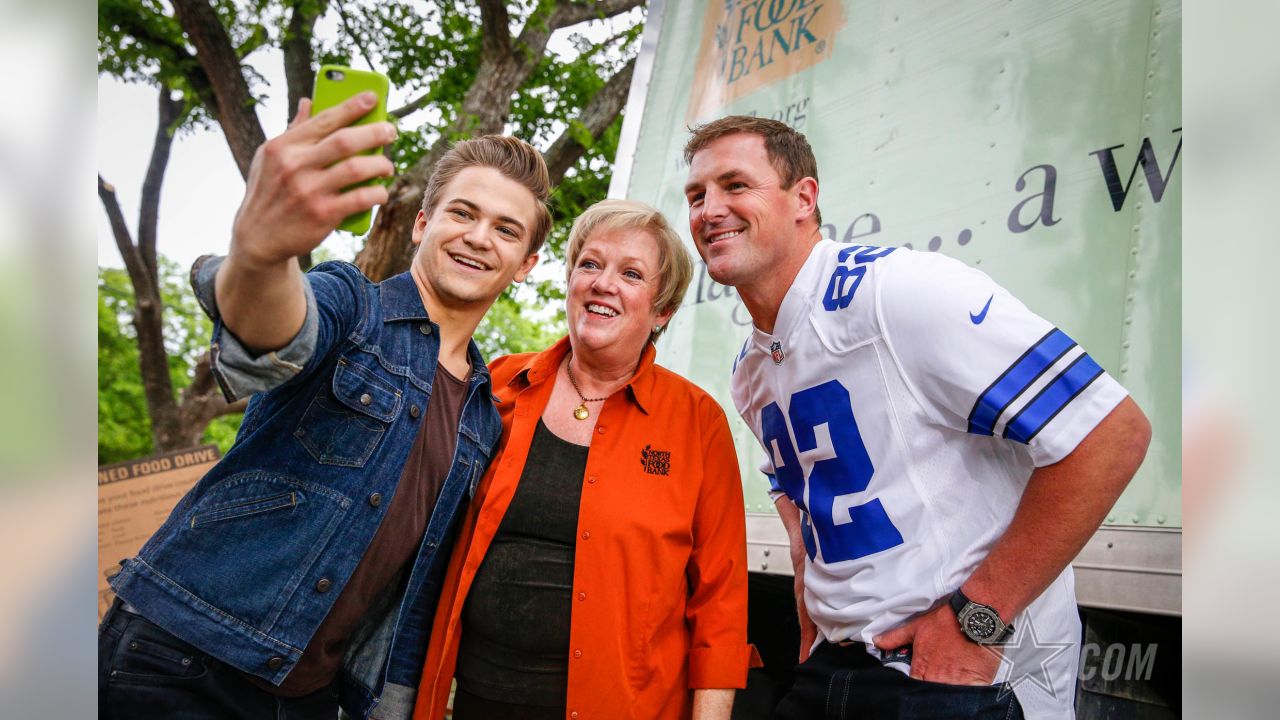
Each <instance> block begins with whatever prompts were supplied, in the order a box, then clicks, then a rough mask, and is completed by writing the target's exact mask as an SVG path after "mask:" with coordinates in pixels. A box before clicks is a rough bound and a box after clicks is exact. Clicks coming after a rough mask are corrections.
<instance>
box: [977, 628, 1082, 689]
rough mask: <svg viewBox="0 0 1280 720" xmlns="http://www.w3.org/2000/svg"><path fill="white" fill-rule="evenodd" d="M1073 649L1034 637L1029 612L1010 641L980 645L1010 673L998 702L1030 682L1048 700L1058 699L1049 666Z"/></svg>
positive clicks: (1071, 644)
mask: <svg viewBox="0 0 1280 720" xmlns="http://www.w3.org/2000/svg"><path fill="white" fill-rule="evenodd" d="M1072 647H1074V643H1069V642H1064V643H1059V642H1048V641H1046V640H1041V639H1040V638H1039V637H1038V636H1037V635H1036V626H1035V624H1034V623H1032V622H1031V615H1030V613H1028V614H1027V617H1026V620H1025V621H1024V622H1022V623H1020V624H1019V626H1018V629H1017V630H1016V631H1015V632H1014V634H1013V637H1012V638H1010V640H1009V642H1007V643H1004V644H1001V645H998V646H995V647H987V646H985V645H984V646H983V648H985V649H986V650H987V652H990V653H995V654H996V655H997V656H999V658H1000V667H1001V669H1004V668H1008V670H1009V675H1008V678H1009V681H1008V682H1006V683H1005V684H1004V685H1002V686H1001V688H1000V694H999V699H1001V700H1003V699H1004V698H1006V697H1008V695H1009V693H1011V692H1013V691H1014V690H1017V689H1018V686H1019V685H1021V684H1022V683H1024V682H1030V683H1032V684H1033V685H1035V686H1036V687H1039V688H1040V689H1041V690H1044V691H1045V692H1047V693H1049V696H1050V697H1052V698H1054V699H1057V697H1058V694H1057V692H1056V690H1055V689H1054V685H1053V679H1052V678H1051V677H1050V671H1049V663H1050V662H1052V661H1053V659H1054V658H1056V657H1058V656H1059V655H1061V654H1062V653H1064V652H1067V651H1068V650H1070V649H1071V648H1072ZM1010 655H1012V656H1013V657H1010Z"/></svg>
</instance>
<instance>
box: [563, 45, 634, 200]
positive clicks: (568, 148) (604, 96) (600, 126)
mask: <svg viewBox="0 0 1280 720" xmlns="http://www.w3.org/2000/svg"><path fill="white" fill-rule="evenodd" d="M635 68H636V59H635V58H634V57H633V58H631V59H630V60H628V61H627V64H626V65H623V66H622V68H621V69H619V70H618V72H616V73H614V74H613V77H610V78H609V80H608V82H606V83H605V84H604V86H603V87H601V88H600V89H599V90H598V91H596V94H595V95H593V96H591V100H589V101H587V104H586V105H585V106H584V107H583V108H582V112H580V113H578V117H576V118H574V119H573V120H572V121H570V123H569V127H567V128H565V130H564V132H562V133H560V137H558V138H556V140H555V142H553V143H551V147H550V148H549V149H548V150H547V152H546V153H544V154H543V157H544V158H545V159H546V161H547V170H548V171H549V172H550V173H551V181H552V182H553V183H555V182H559V181H560V178H562V177H564V174H565V172H567V171H568V170H569V168H571V167H573V166H574V164H575V163H577V162H578V160H579V159H580V158H582V156H583V154H584V153H586V151H587V146H585V145H583V144H582V142H581V140H580V139H579V137H580V136H579V135H577V134H575V132H574V128H575V126H576V127H578V128H581V129H583V130H586V131H587V132H589V133H590V134H591V139H592V141H593V142H594V141H595V140H599V139H600V136H601V135H602V134H603V133H604V131H605V130H607V129H608V128H609V125H611V124H612V123H613V121H614V119H616V118H617V117H618V113H620V112H622V108H623V106H624V105H626V103H627V93H628V91H629V90H630V89H631V76H632V74H633V73H634V72H635Z"/></svg>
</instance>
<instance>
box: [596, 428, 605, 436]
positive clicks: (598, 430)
mask: <svg viewBox="0 0 1280 720" xmlns="http://www.w3.org/2000/svg"><path fill="white" fill-rule="evenodd" d="M596 432H597V433H599V434H601V435H603V434H604V428H602V427H598V428H596Z"/></svg>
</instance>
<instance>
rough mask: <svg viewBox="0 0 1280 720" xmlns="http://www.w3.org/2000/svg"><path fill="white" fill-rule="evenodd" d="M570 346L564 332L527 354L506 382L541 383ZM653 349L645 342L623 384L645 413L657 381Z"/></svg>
mask: <svg viewBox="0 0 1280 720" xmlns="http://www.w3.org/2000/svg"><path fill="white" fill-rule="evenodd" d="M570 349H571V346H570V344H569V336H568V335H566V336H564V337H562V338H560V339H559V340H558V341H556V343H555V344H554V345H552V346H551V347H549V348H547V349H546V350H543V351H542V352H540V353H536V354H534V355H530V356H529V359H528V360H527V361H525V364H524V367H522V368H520V370H519V371H518V372H516V374H515V375H513V376H512V378H511V380H509V381H508V382H507V385H510V386H512V387H521V386H522V387H525V388H528V387H533V386H535V385H540V384H541V383H543V382H546V381H547V379H549V378H550V379H553V380H554V379H555V376H556V372H557V371H558V370H559V369H560V363H561V362H563V361H564V358H565V356H566V355H568V354H569V351H570ZM656 352H657V350H656V348H654V346H653V343H645V346H644V351H643V352H641V353H640V365H639V366H638V367H637V368H636V373H635V375H632V376H631V379H630V380H628V381H627V385H626V388H627V391H628V392H627V396H628V397H629V398H631V400H632V401H633V402H635V404H636V406H637V407H639V408H640V410H641V411H642V412H644V414H646V415H648V414H649V408H650V407H652V406H653V386H654V383H655V382H656V379H655V378H654V370H653V358H654V355H655V354H656Z"/></svg>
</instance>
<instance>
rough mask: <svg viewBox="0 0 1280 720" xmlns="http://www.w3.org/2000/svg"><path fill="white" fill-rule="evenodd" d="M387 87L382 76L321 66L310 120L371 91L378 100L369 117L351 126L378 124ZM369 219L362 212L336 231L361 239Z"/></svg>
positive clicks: (370, 152)
mask: <svg viewBox="0 0 1280 720" xmlns="http://www.w3.org/2000/svg"><path fill="white" fill-rule="evenodd" d="M390 85H391V83H390V81H388V80H387V76H386V75H383V74H382V73H377V72H372V71H369V70H354V69H352V68H349V67H343V66H341V65H325V66H323V67H321V68H320V71H319V72H318V73H316V85H315V89H314V90H313V91H312V93H311V114H312V115H313V116H314V115H316V114H317V113H319V112H321V111H323V110H327V109H329V108H331V107H334V106H336V105H341V104H342V103H344V102H346V101H347V100H348V99H350V98H351V97H353V96H355V95H358V94H360V93H362V92H364V91H366V90H372V91H373V92H374V94H376V95H377V96H378V104H377V105H375V106H374V108H373V109H372V110H370V111H369V114H367V115H365V116H364V117H362V118H360V119H359V120H357V121H355V122H354V123H352V124H353V125H368V124H369V123H375V122H382V121H384V120H386V119H387V93H388V90H389V89H390ZM380 152H382V148H381V147H376V148H370V149H369V150H366V151H364V152H363V153H361V154H362V155H373V154H374V153H380ZM374 182H377V181H376V180H366V181H365V182H363V183H360V185H371V184H373V183H374ZM352 187H359V185H353V186H352ZM372 219H373V213H372V211H370V210H365V211H364V212H361V213H356V214H355V215H352V216H350V217H348V218H346V219H344V220H343V221H342V224H340V225H338V229H339V230H345V231H347V232H349V233H355V234H356V235H362V234H364V233H367V232H369V224H370V222H371V221H372Z"/></svg>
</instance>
